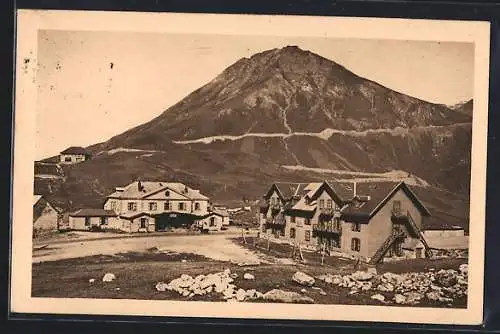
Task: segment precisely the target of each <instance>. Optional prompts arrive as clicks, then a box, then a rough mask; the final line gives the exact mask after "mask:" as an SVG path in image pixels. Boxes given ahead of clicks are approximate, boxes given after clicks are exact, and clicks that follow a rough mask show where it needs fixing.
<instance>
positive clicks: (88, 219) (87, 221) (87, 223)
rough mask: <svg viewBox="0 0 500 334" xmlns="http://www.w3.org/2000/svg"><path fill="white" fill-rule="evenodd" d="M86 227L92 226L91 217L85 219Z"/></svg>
mask: <svg viewBox="0 0 500 334" xmlns="http://www.w3.org/2000/svg"><path fill="white" fill-rule="evenodd" d="M85 226H90V217H85Z"/></svg>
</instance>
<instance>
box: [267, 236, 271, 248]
mask: <svg viewBox="0 0 500 334" xmlns="http://www.w3.org/2000/svg"><path fill="white" fill-rule="evenodd" d="M270 248H271V245H270V236H269V234H268V235H267V251H269V249H270Z"/></svg>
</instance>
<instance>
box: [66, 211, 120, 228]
mask: <svg viewBox="0 0 500 334" xmlns="http://www.w3.org/2000/svg"><path fill="white" fill-rule="evenodd" d="M119 225H120V224H119V219H118V215H117V214H116V213H115V212H114V211H112V210H104V209H80V210H77V211H75V212H72V213H70V214H69V228H70V229H71V230H75V231H92V230H103V229H117V230H118V229H119Z"/></svg>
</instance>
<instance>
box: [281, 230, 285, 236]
mask: <svg viewBox="0 0 500 334" xmlns="http://www.w3.org/2000/svg"><path fill="white" fill-rule="evenodd" d="M280 236H282V237H284V236H285V229H281V230H280Z"/></svg>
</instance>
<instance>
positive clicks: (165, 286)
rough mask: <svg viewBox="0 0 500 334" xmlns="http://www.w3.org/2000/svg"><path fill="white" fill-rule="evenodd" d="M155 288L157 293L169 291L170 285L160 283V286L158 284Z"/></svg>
mask: <svg viewBox="0 0 500 334" xmlns="http://www.w3.org/2000/svg"><path fill="white" fill-rule="evenodd" d="M155 288H156V290H157V291H167V290H168V285H167V284H165V283H163V282H159V283H158V284H156V286H155Z"/></svg>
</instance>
